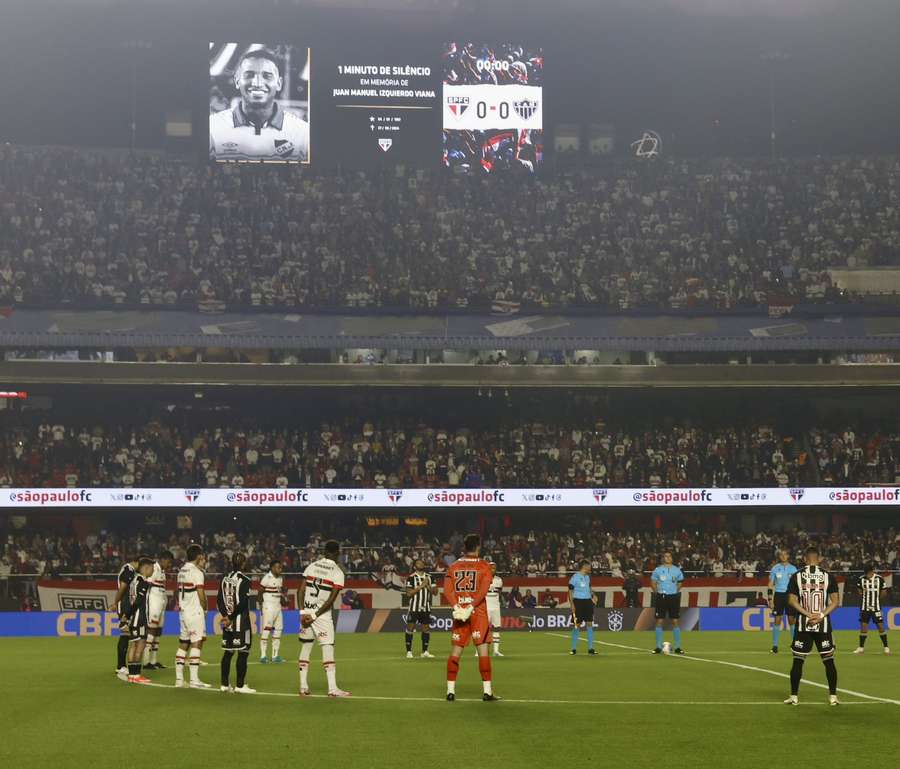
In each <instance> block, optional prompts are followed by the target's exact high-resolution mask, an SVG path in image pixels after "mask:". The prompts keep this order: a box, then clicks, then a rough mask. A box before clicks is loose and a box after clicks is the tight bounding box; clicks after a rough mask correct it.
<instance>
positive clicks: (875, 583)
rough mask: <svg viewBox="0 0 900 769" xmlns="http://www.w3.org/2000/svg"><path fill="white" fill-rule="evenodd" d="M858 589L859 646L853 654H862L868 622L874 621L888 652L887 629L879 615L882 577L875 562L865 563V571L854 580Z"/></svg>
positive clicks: (883, 583) (883, 588) (888, 652)
mask: <svg viewBox="0 0 900 769" xmlns="http://www.w3.org/2000/svg"><path fill="white" fill-rule="evenodd" d="M856 586H857V588H858V589H859V598H860V603H859V646H858V647H857V648H856V649H854V650H853V653H854V654H862V653H863V652H864V651H865V646H866V638H867V637H868V635H869V624H870V623H871V622H874V623H875V625H876V627H877V628H878V635H879V636H880V638H881V643H882V646H884V653H885V654H890V653H891V649H890V647H889V646H888V637H887V631H886V630H885V629H884V618H883V617H882V615H881V601H882V599H883V598H884V593H885V590H886V589H887V588H886V587H885V582H884V577H882V576H881V575H880V574H876V573H875V564H874V563H870V564H867V565H866V573H865V574H863V575H862V576H861V577H860V578H859V579H858V580H857V582H856Z"/></svg>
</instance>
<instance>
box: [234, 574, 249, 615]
mask: <svg viewBox="0 0 900 769" xmlns="http://www.w3.org/2000/svg"><path fill="white" fill-rule="evenodd" d="M250 584H251V583H250V580H249V579H245V580H242V581H241V586H240V587H239V588H238V605H237V611H236V613H237V614H247V613H248V612H249V611H250Z"/></svg>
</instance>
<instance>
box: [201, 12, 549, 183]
mask: <svg viewBox="0 0 900 769" xmlns="http://www.w3.org/2000/svg"><path fill="white" fill-rule="evenodd" d="M208 52H209V56H208V65H209V72H208V95H209V128H208V133H207V135H208V138H209V157H210V160H212V161H214V162H217V163H258V164H280V165H285V164H297V165H307V166H316V165H320V164H321V165H322V166H323V167H345V168H350V169H352V168H370V167H373V166H379V165H390V164H397V163H403V164H408V165H412V166H422V167H434V166H437V165H439V164H443V165H444V166H445V167H447V168H450V169H452V170H454V171H455V172H457V173H480V174H484V173H495V172H502V171H506V170H516V169H518V170H521V171H524V172H529V173H530V172H534V171H536V170H537V168H538V167H539V165H540V163H541V161H542V158H543V144H544V143H543V114H544V94H543V80H544V53H543V49H542V48H540V47H534V46H528V45H524V44H521V43H518V42H515V41H512V42H511V41H508V40H481V39H479V40H470V39H465V38H457V39H454V40H448V41H438V40H435V39H433V38H429V37H421V36H415V35H409V36H407V37H406V38H404V39H398V40H387V39H385V38H384V36H383V35H378V34H373V35H371V36H370V35H368V34H367V33H366V31H365V30H364V29H359V30H353V31H350V32H346V33H345V34H344V35H342V36H338V39H329V40H327V42H321V43H317V41H316V39H315V36H311V37H310V39H309V40H293V41H290V40H287V41H286V40H284V39H281V40H269V41H267V42H266V41H263V42H251V41H250V40H235V39H230V40H228V39H220V40H216V41H212V42H209V43H208Z"/></svg>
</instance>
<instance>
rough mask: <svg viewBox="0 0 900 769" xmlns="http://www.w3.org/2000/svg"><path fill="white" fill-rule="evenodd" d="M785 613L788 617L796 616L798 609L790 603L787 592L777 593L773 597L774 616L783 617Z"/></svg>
mask: <svg viewBox="0 0 900 769" xmlns="http://www.w3.org/2000/svg"><path fill="white" fill-rule="evenodd" d="M785 614H786V615H787V616H788V617H796V616H797V610H796V609H795V608H794V607H793V606H791V605H790V604H789V603H788V594H787V593H775V594H774V595H773V597H772V616H773V617H781V616H783V615H785Z"/></svg>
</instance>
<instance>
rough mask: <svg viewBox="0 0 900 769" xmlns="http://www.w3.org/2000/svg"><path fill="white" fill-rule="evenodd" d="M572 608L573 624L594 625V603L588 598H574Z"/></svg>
mask: <svg viewBox="0 0 900 769" xmlns="http://www.w3.org/2000/svg"><path fill="white" fill-rule="evenodd" d="M573 602H574V605H573V606H572V609H573V614H574V615H575V624H576V625H580V624H582V623H583V622H585V623H590V624H593V623H594V602H593V601H592V600H591V599H590V598H575V599H573Z"/></svg>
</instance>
